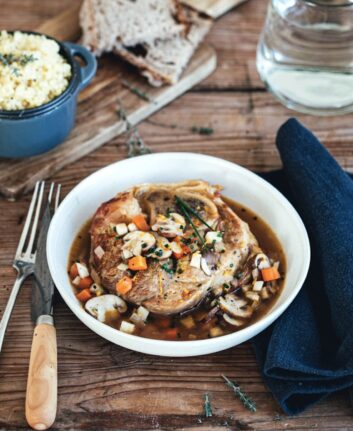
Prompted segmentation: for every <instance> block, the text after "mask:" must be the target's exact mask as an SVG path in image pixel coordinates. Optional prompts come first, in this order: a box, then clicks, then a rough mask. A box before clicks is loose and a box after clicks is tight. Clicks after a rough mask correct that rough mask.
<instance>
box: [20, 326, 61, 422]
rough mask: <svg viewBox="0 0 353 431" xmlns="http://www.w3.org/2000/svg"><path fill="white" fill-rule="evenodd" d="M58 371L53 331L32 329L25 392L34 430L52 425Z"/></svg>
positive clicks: (54, 413)
mask: <svg viewBox="0 0 353 431" xmlns="http://www.w3.org/2000/svg"><path fill="white" fill-rule="evenodd" d="M57 368H58V367H57V348H56V331H55V328H54V326H52V325H48V324H45V323H41V324H39V325H37V326H36V327H35V329H34V334H33V340H32V347H31V356H30V361H29V369H28V380H27V391H26V419H27V423H28V424H29V425H30V426H31V427H32V428H33V429H35V430H46V429H48V428H49V427H51V426H52V425H53V423H54V420H55V416H56V406H57V398H58V397H57V388H58V378H57Z"/></svg>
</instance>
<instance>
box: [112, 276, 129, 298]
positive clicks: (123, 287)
mask: <svg viewBox="0 0 353 431" xmlns="http://www.w3.org/2000/svg"><path fill="white" fill-rule="evenodd" d="M115 289H116V291H117V293H118V294H119V295H125V294H126V293H127V292H129V290H131V289H132V278H130V277H128V276H127V275H125V276H124V277H123V278H121V279H120V280H119V281H118V282H117V283H116V285H115Z"/></svg>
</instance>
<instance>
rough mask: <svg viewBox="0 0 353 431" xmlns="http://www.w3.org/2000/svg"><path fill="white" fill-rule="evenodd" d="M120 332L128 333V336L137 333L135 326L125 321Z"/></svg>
mask: <svg viewBox="0 0 353 431" xmlns="http://www.w3.org/2000/svg"><path fill="white" fill-rule="evenodd" d="M120 331H122V332H126V333H127V334H132V333H133V332H134V331H135V325H134V324H133V323H129V322H126V321H125V320H123V321H122V322H121V325H120Z"/></svg>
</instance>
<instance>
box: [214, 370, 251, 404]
mask: <svg viewBox="0 0 353 431" xmlns="http://www.w3.org/2000/svg"><path fill="white" fill-rule="evenodd" d="M222 377H223V379H224V381H225V383H226V385H227V386H229V387H230V388H231V389H232V390H233V392H234V394H235V396H236V397H238V398H239V399H240V401H241V402H242V403H243V404H244V406H245V407H246V408H247V409H248V410H250V411H251V412H256V404H255V403H254V401H253V400H252V399H251V398H250V397H249V395H247V394H246V393H245V392H243V390H242V389H241V387H240V386H239V385H238V383H237V382H235V381H234V380H229V379H228V377H226V376H223V375H222Z"/></svg>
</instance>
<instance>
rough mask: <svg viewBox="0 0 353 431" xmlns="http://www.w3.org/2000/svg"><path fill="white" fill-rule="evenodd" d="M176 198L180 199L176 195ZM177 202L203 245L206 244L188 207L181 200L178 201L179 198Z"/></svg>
mask: <svg viewBox="0 0 353 431" xmlns="http://www.w3.org/2000/svg"><path fill="white" fill-rule="evenodd" d="M176 199H178V197H177V196H176ZM177 204H178V206H179V208H180V210H181V212H182V213H183V214H184V216H185V218H186V220H187V221H188V222H189V223H190V225H191V227H192V228H193V230H194V232H195V234H196V236H197V237H198V239H199V240H200V242H201V245H202V247H203V246H204V245H205V244H206V243H205V240H204V239H203V238H202V236H201V235H200V232H199V231H198V229H197V227H196V226H195V224H194V222H193V221H192V219H191V217H190V214H189V213H188V211H187V209H186V207H184V205H183V204H182V202H181V201H179V202H178V200H177Z"/></svg>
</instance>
